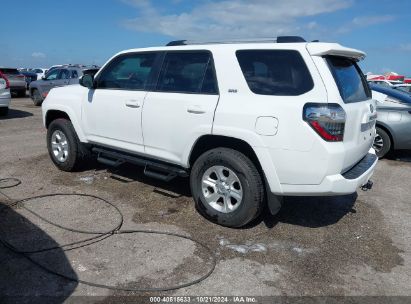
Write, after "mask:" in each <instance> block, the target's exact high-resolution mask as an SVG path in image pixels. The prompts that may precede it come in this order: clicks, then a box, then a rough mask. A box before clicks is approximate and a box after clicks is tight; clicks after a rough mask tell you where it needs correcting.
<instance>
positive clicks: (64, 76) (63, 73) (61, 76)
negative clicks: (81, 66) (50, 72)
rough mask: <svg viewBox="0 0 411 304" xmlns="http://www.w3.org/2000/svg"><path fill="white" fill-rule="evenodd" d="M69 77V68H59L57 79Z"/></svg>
mask: <svg viewBox="0 0 411 304" xmlns="http://www.w3.org/2000/svg"><path fill="white" fill-rule="evenodd" d="M69 78H70V71H69V70H61V73H60V76H59V79H69Z"/></svg>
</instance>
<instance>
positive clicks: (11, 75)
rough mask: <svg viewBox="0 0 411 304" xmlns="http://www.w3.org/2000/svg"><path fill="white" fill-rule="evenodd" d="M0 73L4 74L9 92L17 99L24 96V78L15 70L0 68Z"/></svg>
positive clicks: (25, 84)
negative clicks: (8, 85) (15, 95)
mask: <svg viewBox="0 0 411 304" xmlns="http://www.w3.org/2000/svg"><path fill="white" fill-rule="evenodd" d="M0 72H1V73H2V74H4V75H5V76H6V77H7V79H8V80H9V83H10V92H11V93H12V94H17V96H19V97H25V96H26V86H27V83H26V77H25V76H24V75H23V74H21V73H20V72H19V70H17V69H15V68H0Z"/></svg>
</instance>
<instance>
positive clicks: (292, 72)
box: [236, 50, 314, 96]
mask: <svg viewBox="0 0 411 304" xmlns="http://www.w3.org/2000/svg"><path fill="white" fill-rule="evenodd" d="M236 55H237V59H238V62H239V64H240V67H241V70H242V72H243V74H244V78H245V80H246V81H247V84H248V87H249V88H250V90H251V91H252V92H253V93H255V94H261V95H280V96H297V95H301V94H304V93H306V92H308V91H310V90H312V88H313V87H314V83H313V80H312V78H311V74H310V72H309V71H308V68H307V66H306V64H305V62H304V59H303V58H302V57H301V54H300V53H299V52H298V51H292V50H243V51H237V52H236Z"/></svg>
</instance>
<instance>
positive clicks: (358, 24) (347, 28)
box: [337, 15, 395, 34]
mask: <svg viewBox="0 0 411 304" xmlns="http://www.w3.org/2000/svg"><path fill="white" fill-rule="evenodd" d="M394 20H395V16H393V15H375V16H361V17H355V18H353V19H352V20H351V21H350V22H348V23H346V24H344V25H343V26H341V27H340V28H339V29H337V33H340V34H341V33H348V32H351V31H353V30H355V29H358V28H363V27H368V26H372V25H377V24H382V23H387V22H391V21H394Z"/></svg>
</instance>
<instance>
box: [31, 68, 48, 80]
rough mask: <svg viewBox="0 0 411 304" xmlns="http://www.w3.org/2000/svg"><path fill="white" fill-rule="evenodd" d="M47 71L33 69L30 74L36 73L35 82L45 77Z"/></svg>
mask: <svg viewBox="0 0 411 304" xmlns="http://www.w3.org/2000/svg"><path fill="white" fill-rule="evenodd" d="M47 71H48V69H44V68H35V69H32V70H30V72H33V73H36V74H37V80H40V79H42V78H43V77H44V76H46V74H47Z"/></svg>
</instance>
